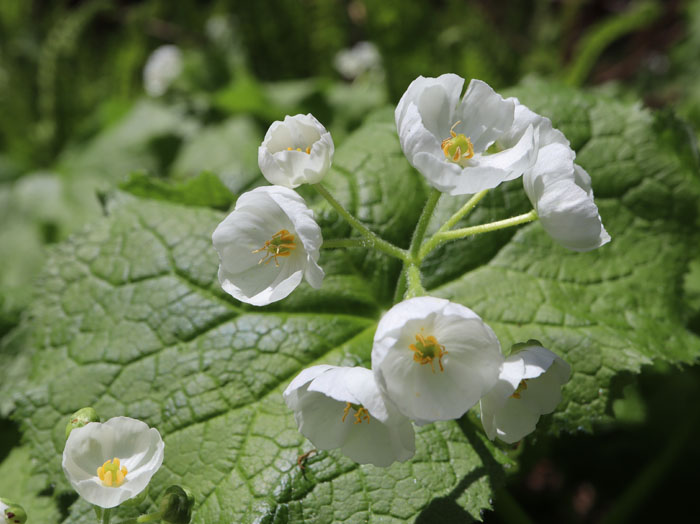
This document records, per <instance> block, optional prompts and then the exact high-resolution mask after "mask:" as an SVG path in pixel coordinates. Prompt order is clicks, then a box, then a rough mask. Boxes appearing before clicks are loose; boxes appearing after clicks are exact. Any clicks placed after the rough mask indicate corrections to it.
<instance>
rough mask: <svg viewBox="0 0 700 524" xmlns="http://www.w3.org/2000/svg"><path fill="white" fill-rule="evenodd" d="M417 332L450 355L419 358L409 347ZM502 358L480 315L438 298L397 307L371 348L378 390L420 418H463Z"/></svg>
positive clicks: (383, 322) (414, 300) (489, 385)
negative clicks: (422, 359) (423, 359)
mask: <svg viewBox="0 0 700 524" xmlns="http://www.w3.org/2000/svg"><path fill="white" fill-rule="evenodd" d="M417 335H418V336H422V337H424V338H425V340H428V337H431V336H432V337H435V339H436V340H437V343H438V344H439V345H441V346H443V347H444V348H443V349H444V351H446V353H444V354H443V355H442V356H440V357H438V356H437V355H435V354H433V357H432V360H430V359H427V360H426V362H425V363H421V362H418V361H416V360H414V355H416V354H417V353H416V352H414V351H413V350H412V349H411V347H410V346H411V345H412V344H414V345H415V344H416V343H417V340H418V339H417ZM502 361H503V357H502V355H501V352H500V345H499V343H498V339H497V338H496V336H495V334H494V333H493V331H492V330H491V328H489V327H488V326H487V325H486V324H485V323H484V322H483V321H482V320H481V319H480V318H479V317H478V315H476V313H474V312H473V311H471V310H470V309H468V308H466V307H464V306H462V305H460V304H455V303H452V302H449V301H447V300H444V299H440V298H434V297H417V298H412V299H409V300H405V301H403V302H400V303H399V304H397V305H395V306H394V307H392V308H391V309H390V310H389V311H388V312H387V313H386V314H385V315H384V316H383V317H382V318H381V320H380V321H379V325H378V326H377V331H376V333H375V336H374V343H373V346H372V370H373V371H374V374H375V377H376V380H377V384H378V385H379V388H380V389H381V390H382V392H383V393H384V394H385V395H387V396H388V397H389V398H390V399H391V400H392V402H393V403H394V404H395V405H396V407H397V408H398V409H399V411H401V413H403V414H404V415H406V416H407V417H409V418H411V419H413V420H416V421H417V422H428V421H435V420H449V419H454V418H459V417H460V416H462V415H463V414H464V413H465V412H466V411H467V410H468V409H469V408H471V407H472V406H473V405H474V404H476V402H478V400H479V398H480V397H481V396H482V395H484V394H485V393H486V392H487V391H489V390H490V389H491V388H492V387H493V385H494V384H495V382H496V378H497V376H498V369H499V367H500V365H501V363H502ZM440 364H442V367H443V370H441V369H440Z"/></svg>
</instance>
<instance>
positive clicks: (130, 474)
mask: <svg viewBox="0 0 700 524" xmlns="http://www.w3.org/2000/svg"><path fill="white" fill-rule="evenodd" d="M163 448H164V444H163V439H161V437H160V433H158V430H156V429H154V428H149V427H148V425H147V424H146V423H144V422H142V421H140V420H136V419H133V418H129V417H115V418H111V419H109V420H108V421H107V422H104V423H99V422H90V423H88V424H86V425H85V426H83V427H81V428H75V429H73V431H71V433H70V435H69V436H68V440H66V447H65V448H64V450H63V471H64V473H65V474H66V478H68V481H69V482H70V483H71V486H73V489H75V491H77V492H78V494H79V495H80V496H81V497H83V498H84V499H85V500H87V501H88V502H89V503H90V504H94V505H96V506H100V507H102V508H113V507H116V506H118V505H119V504H121V503H122V502H124V501H125V500H128V499H130V498H133V497H135V496H136V495H138V494H139V493H141V491H143V490H144V489H145V488H146V486H147V485H148V483H149V482H150V480H151V477H152V476H153V475H154V474H155V472H156V471H158V468H160V466H161V464H162V463H163Z"/></svg>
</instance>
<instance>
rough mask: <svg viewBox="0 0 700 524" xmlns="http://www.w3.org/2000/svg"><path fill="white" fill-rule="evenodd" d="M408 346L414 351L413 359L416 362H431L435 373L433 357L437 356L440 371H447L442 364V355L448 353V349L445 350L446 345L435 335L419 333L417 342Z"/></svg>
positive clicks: (422, 363) (421, 363)
mask: <svg viewBox="0 0 700 524" xmlns="http://www.w3.org/2000/svg"><path fill="white" fill-rule="evenodd" d="M408 347H409V349H410V350H411V351H413V360H414V361H415V362H418V363H419V364H420V365H424V364H430V367H431V369H432V370H433V373H435V364H434V362H433V359H434V358H437V359H438V364H439V365H440V371H445V368H444V367H443V366H442V357H443V356H445V355H447V351H446V350H445V346H443V345H442V344H439V343H438V341H437V339H436V338H435V337H434V336H433V335H430V336H428V337H426V336H424V335H422V334H421V333H418V334H417V335H416V343H415V344H411V345H409V346H408Z"/></svg>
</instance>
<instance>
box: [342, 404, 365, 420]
mask: <svg viewBox="0 0 700 524" xmlns="http://www.w3.org/2000/svg"><path fill="white" fill-rule="evenodd" d="M351 409H353V410H355V415H353V416H354V417H355V422H354V424H361V423H362V421H363V420H366V421H367V424H369V411H367V409H366V408H365V407H364V406H360V405H359V404H353V403H352V402H346V403H345V409H344V410H343V418H342V419H340V421H341V422H345V417H347V416H348V413H350V410H351Z"/></svg>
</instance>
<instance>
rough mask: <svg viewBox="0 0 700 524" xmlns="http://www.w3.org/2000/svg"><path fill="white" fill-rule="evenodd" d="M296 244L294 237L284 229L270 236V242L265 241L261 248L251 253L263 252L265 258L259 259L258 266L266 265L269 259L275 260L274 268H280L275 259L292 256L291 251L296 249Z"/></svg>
mask: <svg viewBox="0 0 700 524" xmlns="http://www.w3.org/2000/svg"><path fill="white" fill-rule="evenodd" d="M296 247H297V246H296V244H295V243H294V235H292V234H291V233H290V232H289V231H287V230H286V229H282V230H280V231H278V232H277V233H275V234H274V235H272V238H271V239H270V240H266V241H265V244H264V245H263V247H261V248H260V249H256V250H255V251H253V253H260V252H261V251H264V252H265V256H264V257H263V258H261V259H260V261H259V262H258V264H262V263H263V262H264V263H265V264H267V263H268V262H270V259H273V258H274V259H275V266H276V267H280V264H279V262H278V261H277V257H288V256H289V255H291V254H292V250H293V249H296Z"/></svg>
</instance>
